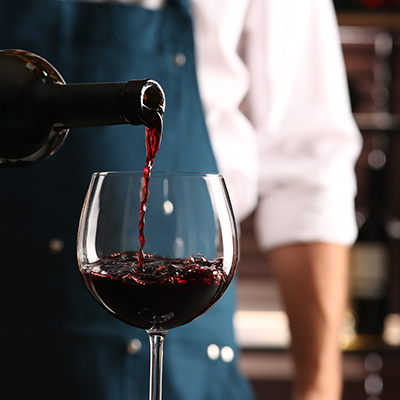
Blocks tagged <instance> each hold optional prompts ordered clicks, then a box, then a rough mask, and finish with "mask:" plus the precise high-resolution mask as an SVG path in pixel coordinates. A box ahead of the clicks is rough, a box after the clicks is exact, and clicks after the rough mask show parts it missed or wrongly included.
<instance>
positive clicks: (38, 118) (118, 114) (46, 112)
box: [0, 50, 165, 167]
mask: <svg viewBox="0 0 400 400" xmlns="http://www.w3.org/2000/svg"><path fill="white" fill-rule="evenodd" d="M164 107H165V97H164V93H163V91H162V88H161V86H160V85H159V84H158V83H157V82H155V81H153V80H150V79H144V80H132V81H129V82H125V83H91V84H66V83H65V81H64V80H63V78H62V76H61V75H60V73H59V72H58V71H57V70H56V69H55V68H54V67H53V66H52V65H51V64H50V63H48V62H47V61H46V60H44V59H43V58H41V57H39V56H37V55H35V54H32V53H29V52H26V51H22V50H3V51H0V167H15V166H25V165H29V164H30V163H32V162H35V161H39V160H42V159H45V158H47V157H49V156H51V155H52V154H54V152H55V151H57V149H58V148H59V147H60V146H61V145H62V143H63V142H64V140H65V139H66V137H67V134H68V131H69V129H70V128H78V127H95V126H106V125H119V124H132V125H142V124H143V125H147V121H148V118H149V116H151V115H152V114H154V115H158V116H160V117H162V115H163V113H164Z"/></svg>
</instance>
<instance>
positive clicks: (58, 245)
mask: <svg viewBox="0 0 400 400" xmlns="http://www.w3.org/2000/svg"><path fill="white" fill-rule="evenodd" d="M64 247H65V244H64V242H63V241H62V240H61V239H57V238H53V239H51V240H50V241H49V249H50V252H52V253H53V254H60V253H61V252H62V251H63V250H64Z"/></svg>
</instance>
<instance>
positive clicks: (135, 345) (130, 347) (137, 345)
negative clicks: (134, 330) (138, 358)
mask: <svg viewBox="0 0 400 400" xmlns="http://www.w3.org/2000/svg"><path fill="white" fill-rule="evenodd" d="M141 349H142V342H141V341H140V340H139V339H132V340H131V341H130V342H128V344H127V345H126V351H127V352H128V353H129V354H136V353H138V352H139V351H140V350H141Z"/></svg>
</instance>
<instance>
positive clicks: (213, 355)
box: [207, 344, 220, 361]
mask: <svg viewBox="0 0 400 400" xmlns="http://www.w3.org/2000/svg"><path fill="white" fill-rule="evenodd" d="M219 354H220V350H219V347H218V346H217V345H216V344H210V345H209V346H208V347H207V355H208V358H209V359H210V360H213V361H214V360H217V359H218V357H219Z"/></svg>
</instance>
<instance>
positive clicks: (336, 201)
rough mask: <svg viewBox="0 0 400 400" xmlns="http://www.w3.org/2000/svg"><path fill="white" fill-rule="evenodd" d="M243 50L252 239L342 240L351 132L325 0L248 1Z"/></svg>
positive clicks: (352, 182) (351, 228) (351, 175)
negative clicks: (250, 129)
mask: <svg viewBox="0 0 400 400" xmlns="http://www.w3.org/2000/svg"><path fill="white" fill-rule="evenodd" d="M243 48H244V59H245V63H246V65H247V67H248V69H249V72H250V76H251V79H252V80H251V85H250V91H249V94H248V98H247V115H248V116H249V118H250V120H251V122H252V124H253V125H254V126H255V128H256V130H257V133H258V149H259V195H260V199H259V205H258V209H257V213H256V218H255V220H256V232H257V236H258V239H259V243H260V245H261V247H262V248H264V249H268V248H273V247H276V246H281V245H285V244H290V243H293V242H310V241H320V242H332V243H342V244H351V243H352V242H353V241H354V240H355V238H356V234H357V226H356V223H355V215H354V197H355V194H356V178H355V172H354V164H355V162H356V159H357V157H358V155H359V152H360V148H361V135H360V133H359V131H358V128H357V126H356V124H355V122H354V119H353V116H352V113H351V108H350V102H349V96H348V90H347V83H346V74H345V68H344V62H343V55H342V52H341V47H340V40H339V33H338V27H337V23H336V18H335V13H334V9H333V6H332V4H331V2H330V0H302V1H298V0H270V1H265V0H251V1H250V6H249V12H248V16H247V20H246V26H245V34H244V46H243Z"/></svg>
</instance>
